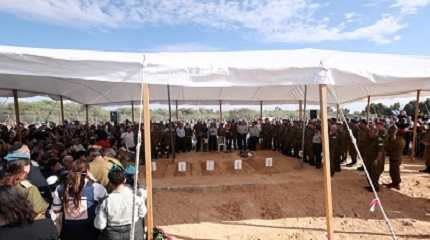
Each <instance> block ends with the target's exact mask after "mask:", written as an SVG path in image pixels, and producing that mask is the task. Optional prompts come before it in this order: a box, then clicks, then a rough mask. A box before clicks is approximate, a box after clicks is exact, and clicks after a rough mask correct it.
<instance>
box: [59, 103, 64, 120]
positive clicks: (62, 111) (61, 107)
mask: <svg viewBox="0 0 430 240" xmlns="http://www.w3.org/2000/svg"><path fill="white" fill-rule="evenodd" d="M60 111H61V125H63V124H64V103H63V96H60Z"/></svg>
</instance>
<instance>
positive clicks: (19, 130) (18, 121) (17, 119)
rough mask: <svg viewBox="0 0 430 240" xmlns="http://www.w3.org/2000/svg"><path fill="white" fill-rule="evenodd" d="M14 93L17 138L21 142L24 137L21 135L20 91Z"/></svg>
mask: <svg viewBox="0 0 430 240" xmlns="http://www.w3.org/2000/svg"><path fill="white" fill-rule="evenodd" d="M12 92H13V103H14V107H15V122H16V138H17V140H18V141H19V142H21V140H22V135H21V127H20V123H21V118H20V115H19V98H18V90H16V89H15V90H13V91H12Z"/></svg>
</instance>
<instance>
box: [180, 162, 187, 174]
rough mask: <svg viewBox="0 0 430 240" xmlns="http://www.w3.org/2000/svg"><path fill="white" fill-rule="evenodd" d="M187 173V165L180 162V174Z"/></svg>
mask: <svg viewBox="0 0 430 240" xmlns="http://www.w3.org/2000/svg"><path fill="white" fill-rule="evenodd" d="M186 171H187V163H186V162H184V161H181V162H178V172H186Z"/></svg>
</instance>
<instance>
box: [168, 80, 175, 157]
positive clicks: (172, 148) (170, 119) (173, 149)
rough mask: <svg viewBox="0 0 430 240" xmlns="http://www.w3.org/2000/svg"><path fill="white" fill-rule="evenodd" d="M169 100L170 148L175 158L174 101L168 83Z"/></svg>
mask: <svg viewBox="0 0 430 240" xmlns="http://www.w3.org/2000/svg"><path fill="white" fill-rule="evenodd" d="M167 100H168V103H169V137H170V150H171V151H172V157H173V159H175V158H176V150H175V144H174V143H173V133H172V103H171V101H170V85H167Z"/></svg>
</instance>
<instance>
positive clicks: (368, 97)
mask: <svg viewBox="0 0 430 240" xmlns="http://www.w3.org/2000/svg"><path fill="white" fill-rule="evenodd" d="M366 111H367V114H366V120H367V122H368V123H369V119H370V96H367V109H366Z"/></svg>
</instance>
